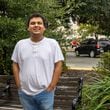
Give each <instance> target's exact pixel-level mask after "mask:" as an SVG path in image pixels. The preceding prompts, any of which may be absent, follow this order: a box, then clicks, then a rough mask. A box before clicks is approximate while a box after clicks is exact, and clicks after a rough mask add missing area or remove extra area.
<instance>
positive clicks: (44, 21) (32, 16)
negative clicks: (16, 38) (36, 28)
mask: <svg viewBox="0 0 110 110" xmlns="http://www.w3.org/2000/svg"><path fill="white" fill-rule="evenodd" d="M34 17H40V18H41V19H42V20H43V23H44V26H45V28H48V22H47V20H46V18H45V17H44V16H42V15H41V14H40V13H33V14H32V15H30V16H29V18H28V20H27V27H28V26H29V22H30V20H31V19H32V18H34Z"/></svg>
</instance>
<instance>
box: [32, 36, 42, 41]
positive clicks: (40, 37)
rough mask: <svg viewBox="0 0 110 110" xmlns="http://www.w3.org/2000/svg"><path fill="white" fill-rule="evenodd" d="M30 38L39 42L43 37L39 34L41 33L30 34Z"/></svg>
mask: <svg viewBox="0 0 110 110" xmlns="http://www.w3.org/2000/svg"><path fill="white" fill-rule="evenodd" d="M30 38H31V40H32V41H33V42H39V41H41V40H42V39H43V38H44V36H41V35H36V36H35V35H33V36H31V37H30Z"/></svg>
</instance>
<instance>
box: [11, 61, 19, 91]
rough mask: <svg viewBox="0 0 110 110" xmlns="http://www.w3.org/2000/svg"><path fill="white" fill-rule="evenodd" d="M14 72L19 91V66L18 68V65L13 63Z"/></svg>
mask: <svg viewBox="0 0 110 110" xmlns="http://www.w3.org/2000/svg"><path fill="white" fill-rule="evenodd" d="M12 70H13V75H14V79H15V83H16V86H17V88H18V89H19V88H20V80H19V66H18V64H17V63H15V62H13V64H12Z"/></svg>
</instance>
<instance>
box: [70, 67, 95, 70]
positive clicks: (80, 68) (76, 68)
mask: <svg viewBox="0 0 110 110" xmlns="http://www.w3.org/2000/svg"><path fill="white" fill-rule="evenodd" d="M68 69H74V70H93V68H83V67H71V66H68Z"/></svg>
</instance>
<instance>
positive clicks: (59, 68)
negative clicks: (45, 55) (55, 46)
mask: <svg viewBox="0 0 110 110" xmlns="http://www.w3.org/2000/svg"><path fill="white" fill-rule="evenodd" d="M61 73H62V61H60V62H58V63H56V64H55V69H54V73H53V78H52V81H51V83H50V85H49V87H48V88H47V90H48V91H51V90H53V89H54V88H55V87H56V85H57V83H58V81H59V78H60V75H61Z"/></svg>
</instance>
